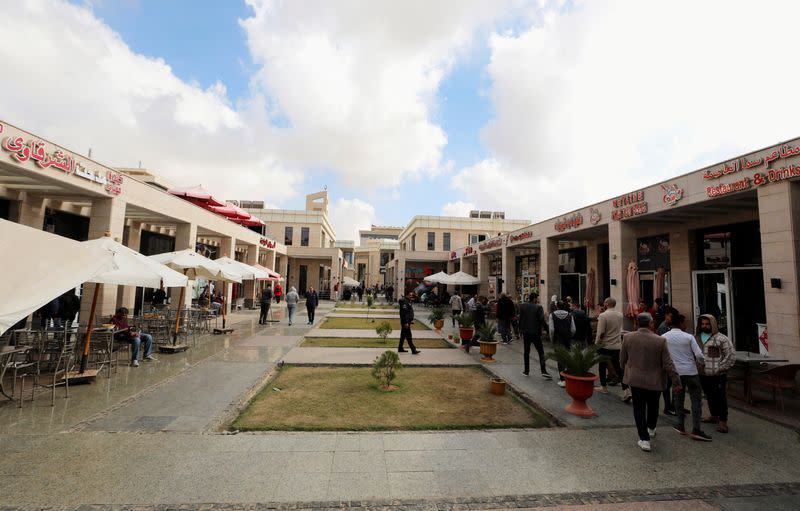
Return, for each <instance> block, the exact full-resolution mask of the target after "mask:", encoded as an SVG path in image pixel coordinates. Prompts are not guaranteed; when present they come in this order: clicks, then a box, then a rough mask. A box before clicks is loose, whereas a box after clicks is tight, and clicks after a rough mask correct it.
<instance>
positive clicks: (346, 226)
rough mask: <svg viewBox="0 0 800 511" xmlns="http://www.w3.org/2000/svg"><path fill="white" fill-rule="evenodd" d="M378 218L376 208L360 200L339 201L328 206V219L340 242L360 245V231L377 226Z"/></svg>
mask: <svg viewBox="0 0 800 511" xmlns="http://www.w3.org/2000/svg"><path fill="white" fill-rule="evenodd" d="M376 218H377V216H376V214H375V207H374V206H373V205H372V204H369V203H367V202H364V201H362V200H360V199H337V200H335V201H333V202H331V203H330V204H329V205H328V219H329V220H330V222H331V226H332V227H333V230H334V231H336V239H338V240H353V241H355V242H356V244H358V239H359V236H358V231H359V230H360V229H369V228H370V227H371V226H372V225H373V224H377V223H378V222H377V221H376Z"/></svg>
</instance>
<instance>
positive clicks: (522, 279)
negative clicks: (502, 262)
mask: <svg viewBox="0 0 800 511" xmlns="http://www.w3.org/2000/svg"><path fill="white" fill-rule="evenodd" d="M516 267H517V268H516V269H517V271H516V274H517V281H516V283H515V285H516V288H517V292H518V293H519V296H520V297H521V298H522V299H523V300H527V298H528V296H529V295H530V294H531V293H538V292H539V256H538V254H534V255H529V256H521V257H517V260H516Z"/></svg>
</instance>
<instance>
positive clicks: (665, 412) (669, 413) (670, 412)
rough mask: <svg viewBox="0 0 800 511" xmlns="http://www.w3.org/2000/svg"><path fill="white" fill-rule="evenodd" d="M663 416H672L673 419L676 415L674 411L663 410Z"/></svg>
mask: <svg viewBox="0 0 800 511" xmlns="http://www.w3.org/2000/svg"><path fill="white" fill-rule="evenodd" d="M664 415H672V416H673V417H675V415H677V414H676V413H675V410H673V409H672V408H665V409H664Z"/></svg>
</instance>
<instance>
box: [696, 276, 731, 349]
mask: <svg viewBox="0 0 800 511" xmlns="http://www.w3.org/2000/svg"><path fill="white" fill-rule="evenodd" d="M692 281H693V282H694V290H693V291H694V318H692V319H693V323H696V321H697V317H698V316H700V315H701V314H711V315H712V316H714V317H715V318H716V320H717V326H718V327H719V331H720V332H722V333H723V334H725V335H727V336H728V337H729V338H730V337H731V334H730V330H731V329H730V328H729V321H730V310H731V296H730V292H729V279H728V271H727V270H707V271H693V272H692ZM731 340H733V339H731ZM734 342H735V341H734Z"/></svg>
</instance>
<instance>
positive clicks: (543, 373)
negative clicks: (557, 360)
mask: <svg viewBox="0 0 800 511" xmlns="http://www.w3.org/2000/svg"><path fill="white" fill-rule="evenodd" d="M542 378H544V379H545V380H552V379H553V377H552V376H550V373H548V372H547V371H542Z"/></svg>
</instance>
